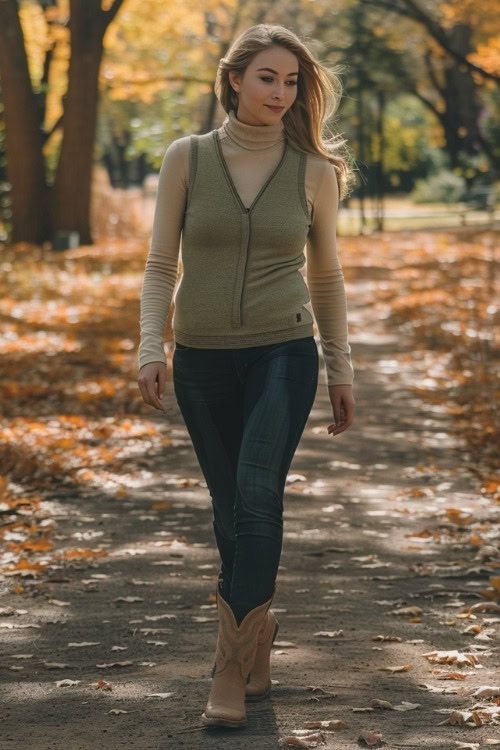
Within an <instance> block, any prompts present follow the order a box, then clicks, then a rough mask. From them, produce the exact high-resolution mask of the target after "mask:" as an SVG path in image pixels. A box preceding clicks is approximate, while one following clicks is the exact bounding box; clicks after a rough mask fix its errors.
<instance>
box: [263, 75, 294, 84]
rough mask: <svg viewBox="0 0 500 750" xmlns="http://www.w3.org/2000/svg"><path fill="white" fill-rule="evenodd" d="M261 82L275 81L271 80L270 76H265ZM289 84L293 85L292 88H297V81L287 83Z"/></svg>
mask: <svg viewBox="0 0 500 750" xmlns="http://www.w3.org/2000/svg"><path fill="white" fill-rule="evenodd" d="M260 80H261V81H272V80H273V79H272V78H270V77H269V76H264V77H261V79H260ZM287 83H291V84H292V86H296V85H297V81H287Z"/></svg>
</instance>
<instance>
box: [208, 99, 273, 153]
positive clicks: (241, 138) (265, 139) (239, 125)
mask: <svg viewBox="0 0 500 750" xmlns="http://www.w3.org/2000/svg"><path fill="white" fill-rule="evenodd" d="M221 127H222V128H223V129H224V130H225V132H226V133H227V135H228V137H229V138H230V139H231V140H232V141H234V143H236V144H237V145H238V146H240V147H241V148H244V149H247V150H249V151H256V150H262V149H266V148H272V147H273V146H276V144H277V143H280V142H281V141H283V140H284V138H285V133H284V130H285V126H284V124H283V121H282V120H278V121H277V122H276V123H273V124H272V125H247V124H246V123H244V122H241V121H240V120H238V118H237V117H236V112H235V110H234V109H230V110H229V114H228V115H227V117H226V119H225V120H224V122H223V123H222V126H221Z"/></svg>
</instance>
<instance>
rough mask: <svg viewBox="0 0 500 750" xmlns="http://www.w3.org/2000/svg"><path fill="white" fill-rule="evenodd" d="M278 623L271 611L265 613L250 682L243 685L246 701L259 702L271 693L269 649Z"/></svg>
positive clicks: (276, 633)
mask: <svg viewBox="0 0 500 750" xmlns="http://www.w3.org/2000/svg"><path fill="white" fill-rule="evenodd" d="M278 630H279V623H278V620H277V619H276V615H275V614H274V612H273V610H272V609H269V610H268V611H267V614H266V617H265V620H264V624H263V626H262V628H261V629H260V631H259V635H258V637H257V651H256V653H255V661H254V665H253V667H252V671H251V672H250V680H249V681H248V683H247V684H246V685H245V697H246V700H247V701H261V700H264V698H267V697H268V696H269V695H270V693H271V663H270V660H271V648H272V645H273V643H274V641H275V639H276V636H277V635H278Z"/></svg>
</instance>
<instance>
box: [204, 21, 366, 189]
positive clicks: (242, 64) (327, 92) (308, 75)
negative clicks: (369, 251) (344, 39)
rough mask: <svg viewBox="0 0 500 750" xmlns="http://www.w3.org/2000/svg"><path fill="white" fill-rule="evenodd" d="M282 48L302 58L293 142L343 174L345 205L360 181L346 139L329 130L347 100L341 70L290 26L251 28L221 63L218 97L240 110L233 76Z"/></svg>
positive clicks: (289, 117)
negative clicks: (314, 51)
mask: <svg viewBox="0 0 500 750" xmlns="http://www.w3.org/2000/svg"><path fill="white" fill-rule="evenodd" d="M271 45H281V46H282V47H284V48H285V49H287V50H290V52H292V53H293V54H294V55H295V56H296V57H297V59H298V62H299V75H298V76H297V79H298V81H297V96H296V98H295V101H294V103H293V105H292V106H291V107H290V109H289V110H288V111H287V112H286V113H285V115H284V116H283V125H284V132H285V136H286V138H287V140H288V141H289V143H291V145H292V146H293V147H294V148H296V149H297V150H299V151H303V152H305V153H311V154H319V155H320V156H324V157H325V158H326V159H327V160H328V161H329V162H330V164H333V166H334V168H335V173H336V175H337V182H338V186H339V196H340V200H342V198H345V197H346V196H347V195H349V193H350V192H351V188H352V186H353V183H354V182H355V178H354V170H355V162H354V159H353V156H352V154H351V152H350V150H349V148H348V146H347V141H346V140H345V139H344V138H342V135H341V134H340V133H338V132H335V130H334V129H332V128H331V127H330V126H329V125H328V120H329V119H330V118H331V117H332V115H333V114H334V113H335V112H336V111H337V109H338V106H339V104H340V100H341V97H342V82H341V80H340V78H339V76H338V75H337V74H338V72H339V71H340V70H341V68H340V67H339V66H335V67H334V68H330V67H329V66H327V65H326V64H325V63H322V62H320V61H319V60H317V59H316V58H315V57H314V55H313V54H312V53H311V52H310V51H309V49H308V48H307V47H306V45H305V44H304V43H303V42H302V41H301V40H300V39H299V37H298V36H296V34H294V33H293V31H290V29H288V28H286V27H285V26H281V25H276V24H269V23H259V24H257V25H255V26H251V27H250V28H248V29H246V30H245V31H244V32H243V33H242V34H240V36H239V37H238V38H237V39H236V40H235V41H234V42H233V44H232V45H231V47H230V48H229V50H228V53H227V55H226V56H225V57H222V58H221V59H220V61H219V67H218V69H217V76H216V81H215V87H214V90H215V94H216V96H217V98H218V99H219V101H220V103H221V105H222V107H223V108H224V110H225V112H226V113H228V114H229V111H230V110H231V109H232V110H234V111H235V112H236V111H237V109H238V94H237V92H236V91H235V90H234V89H233V87H232V86H231V83H230V81H229V71H230V70H232V71H234V72H235V73H239V74H240V75H243V73H244V72H245V70H246V68H247V66H248V65H249V64H250V62H251V61H252V60H253V58H254V57H255V55H257V54H258V53H259V52H261V51H262V50H265V49H268V48H269V47H270V46H271Z"/></svg>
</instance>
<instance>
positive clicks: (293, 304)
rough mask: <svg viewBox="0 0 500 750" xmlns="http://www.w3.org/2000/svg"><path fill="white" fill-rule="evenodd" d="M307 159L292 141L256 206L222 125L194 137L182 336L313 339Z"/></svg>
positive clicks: (179, 304)
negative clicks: (239, 178) (233, 164)
mask: <svg viewBox="0 0 500 750" xmlns="http://www.w3.org/2000/svg"><path fill="white" fill-rule="evenodd" d="M306 156H307V155H306V154H305V153H302V152H300V151H298V150H296V149H295V148H293V147H292V146H291V145H290V143H289V142H288V141H287V140H286V139H285V147H284V151H283V154H282V156H281V159H280V161H279V163H278V165H277V166H276V168H275V169H274V171H273V173H272V174H271V175H270V177H269V178H268V179H267V180H266V181H265V183H264V184H263V185H262V187H261V189H260V190H259V192H258V194H257V196H256V197H255V199H254V201H253V203H252V205H251V206H250V207H249V208H246V207H245V206H244V205H243V203H242V201H241V198H240V196H239V194H238V192H237V190H236V187H235V185H234V183H233V180H232V178H231V175H230V173H229V169H228V167H227V164H226V162H225V159H224V156H223V153H222V148H221V144H220V140H219V136H218V132H217V130H212V131H211V132H209V133H205V134H203V135H192V136H191V139H190V154H189V183H188V189H187V196H186V208H185V214H184V222H183V226H182V238H181V252H182V265H183V274H182V278H181V281H180V283H179V286H178V289H177V292H176V296H175V300H174V301H175V310H174V316H173V319H172V327H173V330H174V336H175V339H176V341H178V342H179V343H181V344H183V345H185V346H193V347H200V348H207V349H216V348H243V347H247V346H260V345H264V344H272V343H277V342H280V341H287V340H291V339H299V338H305V337H307V336H312V335H313V333H314V332H313V320H314V318H313V311H312V306H311V301H310V296H309V291H308V288H307V284H306V282H305V280H304V277H303V275H302V273H301V271H300V269H301V268H302V266H303V265H304V264H305V261H306V259H305V256H304V249H305V245H306V242H307V234H308V232H309V228H310V225H311V220H310V217H309V212H308V206H307V202H306V193H305V167H306Z"/></svg>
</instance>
